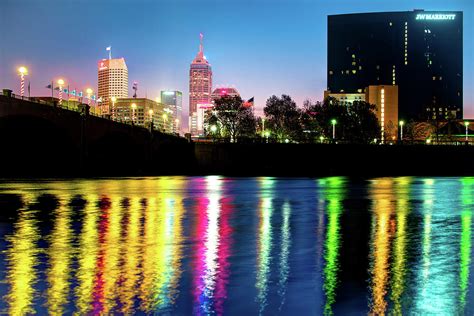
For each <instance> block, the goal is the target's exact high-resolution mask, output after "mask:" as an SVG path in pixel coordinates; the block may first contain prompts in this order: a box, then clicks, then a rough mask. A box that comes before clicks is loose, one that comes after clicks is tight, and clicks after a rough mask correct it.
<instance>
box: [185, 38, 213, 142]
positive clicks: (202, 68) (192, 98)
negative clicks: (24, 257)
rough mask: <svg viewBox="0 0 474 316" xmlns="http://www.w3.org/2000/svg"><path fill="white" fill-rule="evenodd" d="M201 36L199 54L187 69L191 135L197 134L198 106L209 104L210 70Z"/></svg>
mask: <svg viewBox="0 0 474 316" xmlns="http://www.w3.org/2000/svg"><path fill="white" fill-rule="evenodd" d="M203 37H204V36H203V34H202V33H201V34H199V38H200V42H199V52H198V53H197V55H196V57H195V58H194V60H193V62H192V63H191V67H190V69H189V130H190V132H191V135H198V134H199V129H200V128H199V125H200V124H199V122H198V116H199V115H198V111H199V104H203V105H205V104H210V103H211V89H212V68H211V64H209V61H208V60H207V59H206V56H204V46H203Z"/></svg>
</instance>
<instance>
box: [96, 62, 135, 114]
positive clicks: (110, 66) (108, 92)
mask: <svg viewBox="0 0 474 316" xmlns="http://www.w3.org/2000/svg"><path fill="white" fill-rule="evenodd" d="M97 69H98V90H97V96H98V98H102V104H103V105H105V104H108V103H109V100H110V98H112V97H115V98H117V99H118V98H128V68H127V64H126V63H125V59H124V58H115V59H102V60H101V61H99V62H98V64H97ZM103 113H104V112H103ZM104 114H106V113H104Z"/></svg>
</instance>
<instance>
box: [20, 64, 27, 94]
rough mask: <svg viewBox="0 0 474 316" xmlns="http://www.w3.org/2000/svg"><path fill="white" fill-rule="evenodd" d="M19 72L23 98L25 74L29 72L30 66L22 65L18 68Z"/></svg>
mask: <svg viewBox="0 0 474 316" xmlns="http://www.w3.org/2000/svg"><path fill="white" fill-rule="evenodd" d="M18 73H19V74H20V96H21V97H22V98H23V95H24V94H25V76H26V75H27V74H28V68H26V67H25V66H21V67H20V68H18Z"/></svg>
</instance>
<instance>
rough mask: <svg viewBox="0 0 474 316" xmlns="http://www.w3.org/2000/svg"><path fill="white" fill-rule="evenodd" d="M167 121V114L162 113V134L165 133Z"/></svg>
mask: <svg viewBox="0 0 474 316" xmlns="http://www.w3.org/2000/svg"><path fill="white" fill-rule="evenodd" d="M167 120H168V114H166V113H163V132H165V133H166V121H167Z"/></svg>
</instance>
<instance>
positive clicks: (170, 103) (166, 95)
mask: <svg viewBox="0 0 474 316" xmlns="http://www.w3.org/2000/svg"><path fill="white" fill-rule="evenodd" d="M161 103H163V104H164V105H165V106H166V107H167V108H168V109H170V110H171V111H172V112H171V114H172V120H173V133H179V132H180V126H181V119H182V118H181V111H182V104H183V94H182V93H181V91H161Z"/></svg>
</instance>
